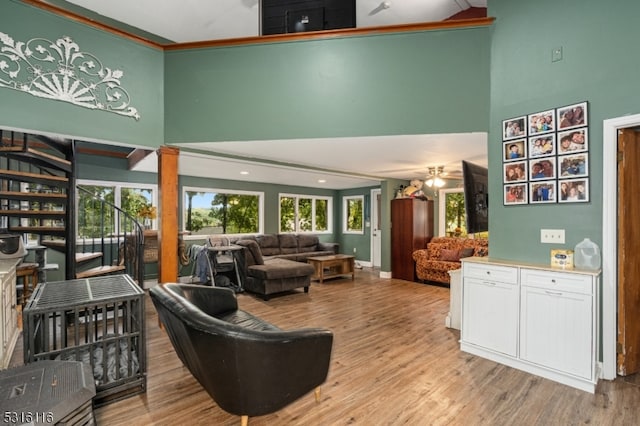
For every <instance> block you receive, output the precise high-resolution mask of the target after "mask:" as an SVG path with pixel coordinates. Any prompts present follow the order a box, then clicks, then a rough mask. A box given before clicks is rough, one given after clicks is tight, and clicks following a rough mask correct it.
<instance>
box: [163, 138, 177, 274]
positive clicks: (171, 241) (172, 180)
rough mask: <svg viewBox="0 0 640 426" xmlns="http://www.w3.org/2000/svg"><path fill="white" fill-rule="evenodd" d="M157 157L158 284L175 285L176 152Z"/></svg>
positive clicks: (170, 149) (166, 151)
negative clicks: (172, 283)
mask: <svg viewBox="0 0 640 426" xmlns="http://www.w3.org/2000/svg"><path fill="white" fill-rule="evenodd" d="M157 154H158V195H159V197H158V204H159V205H158V207H159V209H158V210H159V212H158V213H159V214H158V218H159V223H158V282H159V283H167V282H177V281H178V233H179V229H178V204H179V194H178V156H179V154H180V150H179V149H178V148H174V147H169V146H163V147H161V148H160V149H158V151H157Z"/></svg>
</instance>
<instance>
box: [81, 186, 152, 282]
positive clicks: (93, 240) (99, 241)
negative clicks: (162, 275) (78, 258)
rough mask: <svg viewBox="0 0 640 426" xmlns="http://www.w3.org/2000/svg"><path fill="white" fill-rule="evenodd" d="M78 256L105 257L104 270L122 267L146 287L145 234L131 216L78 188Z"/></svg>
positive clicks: (102, 261)
mask: <svg viewBox="0 0 640 426" xmlns="http://www.w3.org/2000/svg"><path fill="white" fill-rule="evenodd" d="M76 188H77V190H78V195H81V194H82V195H84V196H79V197H78V199H79V200H80V201H79V202H78V206H77V210H76V212H77V214H76V216H77V219H76V220H77V227H78V228H77V229H78V231H77V234H78V241H77V251H76V252H77V253H80V254H82V253H95V252H100V253H102V254H103V255H102V257H101V258H100V260H101V263H102V266H105V267H107V266H116V265H119V266H123V267H124V268H125V269H124V273H127V274H129V275H130V276H131V277H132V278H133V279H134V280H136V281H137V282H138V285H140V286H141V287H142V286H143V283H144V263H143V251H144V250H143V249H144V231H143V228H142V226H141V225H140V223H139V222H138V221H137V220H136V219H135V217H133V216H132V215H131V214H129V213H127V212H126V211H124V210H123V209H121V208H119V207H117V206H116V205H114V204H113V203H111V202H109V201H107V200H105V199H104V198H102V197H100V196H98V195H96V194H94V193H92V192H91V191H88V190H87V189H85V188H83V187H81V186H77V187H76Z"/></svg>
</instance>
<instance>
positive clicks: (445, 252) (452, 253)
mask: <svg viewBox="0 0 640 426" xmlns="http://www.w3.org/2000/svg"><path fill="white" fill-rule="evenodd" d="M440 260H445V261H447V262H457V261H459V260H460V254H459V252H458V250H449V249H442V250H440Z"/></svg>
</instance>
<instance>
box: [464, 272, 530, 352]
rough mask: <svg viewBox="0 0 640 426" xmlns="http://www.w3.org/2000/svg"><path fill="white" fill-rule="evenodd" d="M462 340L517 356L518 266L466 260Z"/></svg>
mask: <svg viewBox="0 0 640 426" xmlns="http://www.w3.org/2000/svg"><path fill="white" fill-rule="evenodd" d="M463 267H464V282H463V286H464V288H463V294H464V295H465V297H467V298H468V299H470V300H473V301H474V303H466V304H463V309H464V311H463V315H462V321H463V325H462V340H463V341H465V342H468V343H472V344H476V345H480V346H483V347H485V348H487V349H491V350H494V351H497V352H500V353H504V354H507V355H511V356H516V351H517V345H518V341H517V340H518V297H519V293H518V270H517V269H516V268H511V267H503V266H493V267H488V266H486V265H478V264H474V263H465V264H464V266H463Z"/></svg>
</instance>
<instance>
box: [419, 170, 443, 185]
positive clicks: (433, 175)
mask: <svg viewBox="0 0 640 426" xmlns="http://www.w3.org/2000/svg"><path fill="white" fill-rule="evenodd" d="M443 176H445V173H444V166H435V167H428V168H427V177H426V181H425V182H424V184H425V185H427V186H428V187H429V188H432V187H436V188H442V187H443V186H444V185H445V184H446V182H445V181H444V179H442V177H443Z"/></svg>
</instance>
